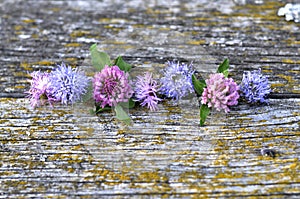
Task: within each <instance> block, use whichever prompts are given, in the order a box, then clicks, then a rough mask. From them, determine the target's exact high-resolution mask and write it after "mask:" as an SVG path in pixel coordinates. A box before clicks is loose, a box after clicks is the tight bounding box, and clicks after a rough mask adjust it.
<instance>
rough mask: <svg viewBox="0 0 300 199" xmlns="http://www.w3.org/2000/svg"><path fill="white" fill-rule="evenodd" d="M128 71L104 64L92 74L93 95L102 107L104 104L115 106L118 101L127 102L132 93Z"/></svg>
mask: <svg viewBox="0 0 300 199" xmlns="http://www.w3.org/2000/svg"><path fill="white" fill-rule="evenodd" d="M130 84H131V82H130V80H129V75H128V73H125V72H124V71H122V70H120V68H119V67H118V66H107V65H106V66H105V67H104V68H103V69H102V70H101V72H98V73H96V74H95V76H94V80H93V86H94V92H93V97H94V99H95V101H96V102H97V103H100V104H101V106H102V108H104V107H105V106H106V105H109V106H116V105H117V104H118V103H119V102H127V101H128V100H129V98H130V97H131V96H132V94H133V90H132V87H131V85H130Z"/></svg>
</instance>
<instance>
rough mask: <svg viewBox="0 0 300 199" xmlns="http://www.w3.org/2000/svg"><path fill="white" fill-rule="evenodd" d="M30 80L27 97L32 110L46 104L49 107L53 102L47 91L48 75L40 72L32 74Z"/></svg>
mask: <svg viewBox="0 0 300 199" xmlns="http://www.w3.org/2000/svg"><path fill="white" fill-rule="evenodd" d="M30 75H31V77H32V79H31V80H30V83H31V87H30V89H29V91H28V92H26V93H28V94H29V95H28V96H27V97H28V98H29V99H30V104H31V106H32V107H33V108H35V107H37V106H41V105H44V104H46V103H47V102H48V103H49V104H50V105H51V104H52V102H55V99H54V98H53V97H52V95H51V93H50V91H49V73H42V72H40V71H35V72H32V73H31V74H30Z"/></svg>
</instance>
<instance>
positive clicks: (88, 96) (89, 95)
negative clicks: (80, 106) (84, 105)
mask: <svg viewBox="0 0 300 199" xmlns="http://www.w3.org/2000/svg"><path fill="white" fill-rule="evenodd" d="M92 97H93V83H92V82H89V85H88V87H87V92H86V93H85V94H84V95H83V97H82V102H87V101H89V100H90V99H91V98H92Z"/></svg>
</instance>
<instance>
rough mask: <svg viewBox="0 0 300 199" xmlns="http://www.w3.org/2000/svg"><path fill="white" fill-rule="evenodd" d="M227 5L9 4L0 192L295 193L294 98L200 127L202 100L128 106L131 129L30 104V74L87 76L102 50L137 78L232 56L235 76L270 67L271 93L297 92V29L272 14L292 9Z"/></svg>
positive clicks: (207, 69)
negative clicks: (66, 70)
mask: <svg viewBox="0 0 300 199" xmlns="http://www.w3.org/2000/svg"><path fill="white" fill-rule="evenodd" d="M249 2H250V1H249ZM253 2H254V1H253ZM223 4H224V3H223V2H221V1H215V2H211V1H209V0H207V1H206V0H204V1H196V0H195V1H182V2H181V1H162V2H161V1H154V0H153V1H145V2H144V1H139V0H136V1H117V0H116V1H108V0H104V1H21V0H20V1H10V0H0V16H1V19H0V25H1V26H0V28H1V29H0V34H1V37H0V41H1V43H0V50H1V52H0V64H1V72H0V82H1V85H0V97H1V98H0V108H1V113H0V114H1V117H0V131H1V133H0V160H1V161H0V183H1V184H0V197H3V198H5V197H11V198H15V197H19V198H27V197H91V198H96V197H120V198H129V197H134V196H135V197H138V198H139V197H152V198H162V197H171V198H182V197H185V198H190V197H195V198H197V197H241V196H245V197H253V198H256V197H259V198H261V197H268V198H284V197H287V198H298V197H299V195H300V176H299V172H300V163H299V154H300V148H299V145H300V130H299V125H300V99H299V98H287V99H271V100H270V104H269V105H262V106H251V105H249V104H246V103H243V102H242V103H241V104H239V105H238V106H236V107H234V108H233V109H232V111H231V112H230V113H229V114H223V113H217V112H213V113H212V114H211V115H210V116H209V118H208V119H207V125H206V126H205V127H201V128H200V127H199V126H198V118H199V112H198V102H197V99H196V98H195V97H194V98H193V99H189V100H186V101H183V102H181V103H180V104H179V105H174V104H172V103H171V102H170V101H168V100H166V101H164V102H163V103H162V104H161V105H160V110H159V111H157V112H147V111H146V110H145V109H143V108H135V109H134V110H130V114H131V117H132V118H133V122H134V124H133V125H132V126H128V127H126V126H123V125H122V124H120V123H118V122H117V121H115V120H114V119H113V118H112V117H113V114H112V113H109V112H108V113H104V114H102V115H99V116H93V115H90V114H89V112H88V111H87V109H88V108H91V107H92V106H89V105H88V104H78V105H75V106H73V107H65V106H56V107H55V108H54V109H50V108H49V107H42V108H38V109H35V110H32V109H31V108H30V106H29V103H28V100H27V99H25V98H24V91H26V90H27V89H28V88H29V84H28V82H27V79H28V75H27V73H28V72H31V71H34V70H50V69H52V68H53V67H55V64H56V63H60V62H61V61H65V62H67V63H68V64H72V65H77V66H80V67H83V68H84V69H87V68H89V67H90V62H89V46H90V45H91V44H93V43H99V45H100V47H101V48H102V49H103V50H105V51H106V52H108V53H109V54H110V55H111V57H116V56H118V55H123V56H124V57H125V59H126V60H127V61H128V62H130V63H132V64H133V65H134V66H135V68H134V69H133V72H132V76H134V75H136V74H138V73H141V72H142V71H143V70H151V71H154V72H156V74H157V75H159V70H160V69H161V68H162V67H164V63H165V62H166V61H167V60H173V59H177V60H180V61H189V62H190V61H193V63H194V66H195V68H196V69H197V71H199V72H200V73H202V74H203V75H204V76H206V75H208V74H209V73H211V72H214V71H215V70H216V68H217V64H219V63H220V62H221V61H222V60H223V59H224V58H225V57H228V58H229V59H230V63H231V67H230V73H231V75H232V77H233V78H234V79H236V80H237V81H240V80H241V78H242V76H241V73H242V71H243V70H253V69H257V68H261V69H262V71H263V72H264V73H265V74H267V75H268V76H269V77H270V78H269V79H270V82H271V85H272V88H273V89H274V92H276V93H280V94H282V96H287V94H295V93H296V94H297V93H298V94H299V93H300V87H299V74H300V70H299V64H300V60H299V46H300V42H299V39H300V34H299V24H296V23H293V22H286V21H285V20H284V18H281V17H277V16H276V12H277V10H278V8H279V7H281V6H283V5H284V3H283V2H281V3H278V1H275V0H274V1H264V2H263V4H260V5H255V4H244V5H237V4H235V3H234V1H229V0H228V2H227V3H226V4H225V5H223ZM86 106H88V108H87V107H86ZM265 147H269V148H272V149H274V150H276V151H277V154H276V157H275V158H272V157H269V156H262V155H261V154H260V150H261V149H263V148H265Z"/></svg>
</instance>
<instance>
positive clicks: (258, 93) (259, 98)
mask: <svg viewBox="0 0 300 199" xmlns="http://www.w3.org/2000/svg"><path fill="white" fill-rule="evenodd" d="M240 90H241V91H242V94H241V95H242V96H244V97H245V98H246V100H247V101H249V102H250V103H255V102H261V103H264V102H268V100H267V99H265V97H266V96H267V95H268V94H269V93H270V92H271V87H270V85H269V82H268V78H267V77H266V76H264V75H262V74H261V69H259V70H254V71H251V72H250V71H246V72H244V74H243V79H242V83H241V84H240Z"/></svg>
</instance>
